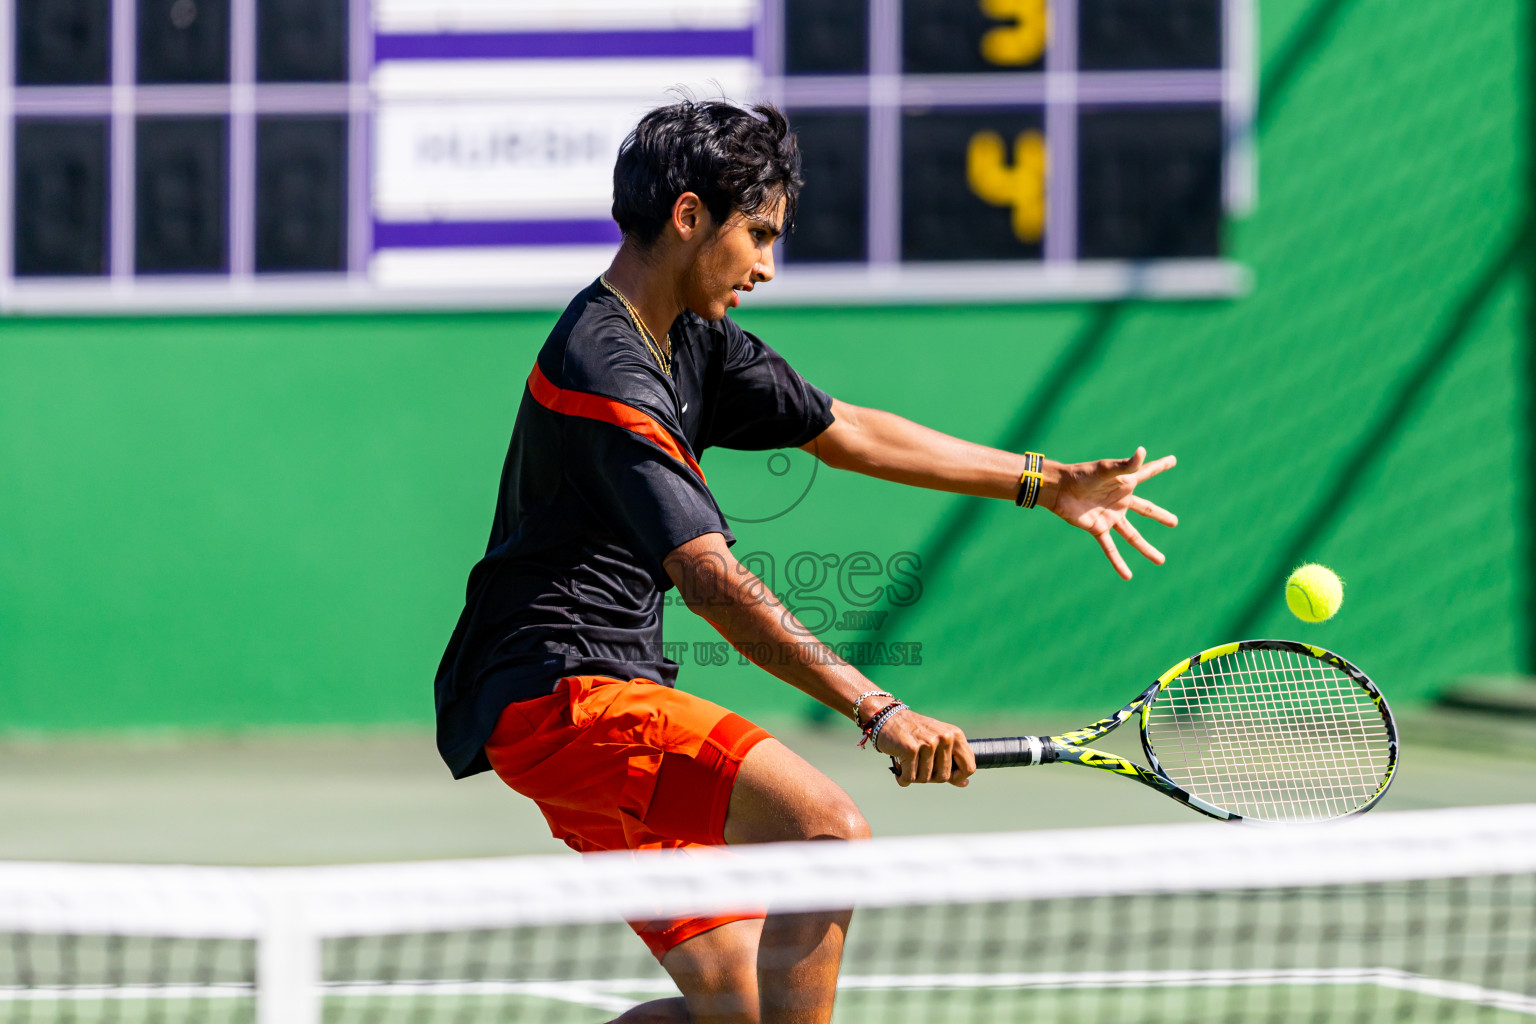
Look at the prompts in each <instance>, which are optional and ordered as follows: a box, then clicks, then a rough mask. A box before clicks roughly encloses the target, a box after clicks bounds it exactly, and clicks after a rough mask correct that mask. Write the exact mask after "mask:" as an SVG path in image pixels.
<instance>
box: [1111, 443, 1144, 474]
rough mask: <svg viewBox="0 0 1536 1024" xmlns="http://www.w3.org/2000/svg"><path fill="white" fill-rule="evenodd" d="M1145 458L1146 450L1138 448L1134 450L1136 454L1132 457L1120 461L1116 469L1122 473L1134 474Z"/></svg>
mask: <svg viewBox="0 0 1536 1024" xmlns="http://www.w3.org/2000/svg"><path fill="white" fill-rule="evenodd" d="M1146 457H1147V450H1146V449H1145V448H1141V447H1138V448H1137V449H1136V454H1134V455H1132V456H1131V457H1130V458H1128V459H1121V460H1120V465H1119V467H1118V468H1119V470H1120V472H1122V473H1134V472H1136V471H1137V470H1138V469H1140V468H1141V463H1142V460H1143V459H1145V458H1146Z"/></svg>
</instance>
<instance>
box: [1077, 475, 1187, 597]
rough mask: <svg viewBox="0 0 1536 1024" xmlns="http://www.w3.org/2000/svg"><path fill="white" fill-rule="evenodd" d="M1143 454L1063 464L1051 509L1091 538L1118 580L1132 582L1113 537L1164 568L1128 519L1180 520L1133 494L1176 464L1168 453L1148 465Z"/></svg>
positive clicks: (1174, 523) (1158, 555)
mask: <svg viewBox="0 0 1536 1024" xmlns="http://www.w3.org/2000/svg"><path fill="white" fill-rule="evenodd" d="M1146 458H1147V450H1146V449H1145V448H1137V449H1136V454H1135V455H1132V456H1131V457H1130V458H1128V459H1100V460H1099V461H1098V462H1078V463H1075V464H1072V465H1069V466H1063V467H1062V470H1061V485H1060V487H1059V488H1058V489H1057V492H1056V504H1055V505H1054V506H1052V508H1051V511H1052V512H1055V513H1056V514H1057V515H1058V516H1061V518H1063V519H1065V520H1066V521H1067V522H1069V523H1071V524H1072V525H1073V526H1075V527H1077V528H1078V529H1080V530H1087V531H1088V532H1089V533H1091V534H1093V538H1094V540H1096V541H1098V542H1099V547H1101V548H1103V549H1104V555H1105V557H1107V558H1108V559H1109V564H1110V565H1113V566H1114V567H1115V572H1117V573H1119V574H1120V576H1121V578H1122V579H1127V580H1128V579H1130V578H1131V567H1130V566H1128V565H1126V564H1125V559H1124V558H1121V557H1120V550H1119V549H1118V548H1117V547H1115V538H1114V534H1116V533H1118V534H1119V535H1120V536H1122V537H1124V538H1125V539H1126V540H1127V541H1129V542H1130V545H1131V547H1133V548H1135V549H1136V550H1137V551H1140V552H1141V553H1142V554H1143V555H1145V556H1146V557H1147V559H1148V560H1149V561H1151V562H1152V564H1154V565H1162V564H1163V562H1164V561H1165V559H1164V558H1163V553H1162V552H1161V551H1159V550H1157V548H1155V547H1153V546H1152V544H1151V542H1149V541H1148V540H1147V538H1145V537H1143V536H1142V535H1141V533H1140V531H1138V530H1137V529H1136V527H1134V526H1132V525H1131V523H1130V520H1128V519H1127V518H1126V516H1127V515H1128V514H1129V513H1131V512H1135V513H1136V514H1137V515H1142V516H1146V517H1147V518H1148V519H1151V520H1152V521H1154V522H1158V523H1162V524H1163V525H1164V526H1178V525H1179V517H1178V516H1176V515H1174V514H1173V513H1172V512H1169V511H1168V510H1167V509H1164V508H1160V507H1158V506H1157V505H1154V504H1152V502H1150V501H1148V500H1147V499H1146V498H1141V497H1138V496H1137V495H1136V485H1137V484H1139V483H1141V482H1142V481H1144V480H1149V479H1151V478H1152V477H1154V476H1157V474H1159V473H1161V472H1163V471H1164V470H1167V469H1172V468H1173V467H1174V466H1175V465H1177V463H1178V460H1177V459H1175V458H1174V457H1173V456H1172V455H1165V456H1163V457H1162V458H1160V459H1155V460H1153V461H1152V462H1147V461H1146Z"/></svg>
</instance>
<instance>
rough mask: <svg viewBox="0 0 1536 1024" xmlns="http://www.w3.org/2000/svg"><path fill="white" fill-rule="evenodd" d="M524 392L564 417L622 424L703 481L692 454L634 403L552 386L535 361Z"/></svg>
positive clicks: (702, 474)
mask: <svg viewBox="0 0 1536 1024" xmlns="http://www.w3.org/2000/svg"><path fill="white" fill-rule="evenodd" d="M528 391H529V393H530V394H532V395H533V398H534V401H536V402H538V403H539V404H540V405H542V406H543V407H544V408H546V409H548V410H550V411H551V412H558V413H562V414H564V415H566V416H580V417H582V418H583V419H589V420H602V421H603V422H604V423H612V424H613V425H614V426H616V427H623V428H624V429H625V430H630V431H633V432H634V433H636V434H639V435H640V436H641V437H643V438H645V439H646V440H647V441H650V442H651V443H653V444H655V445H656V446H657V447H658V448H660V449H661V450H662V451H664V452H666V453H667V454H668V455H670V456H672V457H673V458H674V459H676V460H677V461H678V462H681V463H683V464H684V465H686V466H687V467H688V468H689V469H691V470H693V471H694V473H695V474H696V475H697V476H698V478H699V482H700V483H703V482H705V480H704V471H703V470H702V469H700V468H699V464H698V462H696V461H695V460H694V458H693V456H692V455H689V454H688V453H687V452H686V451H684V450H683V448H682V446H681V445H679V444H678V443H677V439H676V438H675V437H673V436H672V433H671V431H669V430H667V428H666V427H663V426H662V425H661V424H660V423H657V422H656V421H655V420H654V419H652V418H651V417H650V416H647V415H646V414H645V413H643V412H641V411H640V410H639V409H636V408H635V407H634V406H632V405H625V404H624V403H623V402H616V401H614V400H613V399H611V398H604V397H603V396H602V395H589V394H587V393H586V392H585V391H567V390H565V389H564V388H561V387H556V386H555V385H554V384H551V383H550V380H549V378H548V377H546V376H544V371H543V370H541V369H539V364H538V363H534V364H533V372H532V373H530V374H529V375H528Z"/></svg>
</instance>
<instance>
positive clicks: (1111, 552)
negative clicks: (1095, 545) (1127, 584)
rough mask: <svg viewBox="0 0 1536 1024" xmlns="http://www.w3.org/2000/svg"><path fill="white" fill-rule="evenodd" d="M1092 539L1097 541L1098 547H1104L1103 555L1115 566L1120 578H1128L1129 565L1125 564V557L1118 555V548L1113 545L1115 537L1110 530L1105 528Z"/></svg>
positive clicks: (1129, 573)
mask: <svg viewBox="0 0 1536 1024" xmlns="http://www.w3.org/2000/svg"><path fill="white" fill-rule="evenodd" d="M1094 539H1095V540H1097V541H1098V542H1099V547H1101V548H1103V549H1104V557H1105V558H1107V559H1109V564H1110V565H1112V566H1114V567H1115V572H1117V573H1119V574H1120V578H1121V579H1123V580H1128V579H1130V578H1131V567H1130V566H1128V565H1126V564H1125V559H1123V558H1121V557H1120V549H1119V548H1117V547H1115V538H1114V537H1113V536H1112V535H1111V534H1110V532H1109V531H1108V530H1105V531H1104V532H1103V533H1100V534H1097V535H1095V537H1094Z"/></svg>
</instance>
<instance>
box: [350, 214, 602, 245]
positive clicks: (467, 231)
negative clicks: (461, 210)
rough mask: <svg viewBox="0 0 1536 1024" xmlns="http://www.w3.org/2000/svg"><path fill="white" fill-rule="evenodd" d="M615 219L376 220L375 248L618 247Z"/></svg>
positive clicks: (374, 226) (374, 229)
mask: <svg viewBox="0 0 1536 1024" xmlns="http://www.w3.org/2000/svg"><path fill="white" fill-rule="evenodd" d="M618 243H619V226H618V225H617V224H615V223H614V222H613V221H611V220H493V221H457V220H439V221H413V222H409V223H400V222H395V223H390V222H387V221H375V222H374V225H373V247H374V249H458V248H473V247H478V246H504V245H617V244H618Z"/></svg>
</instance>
